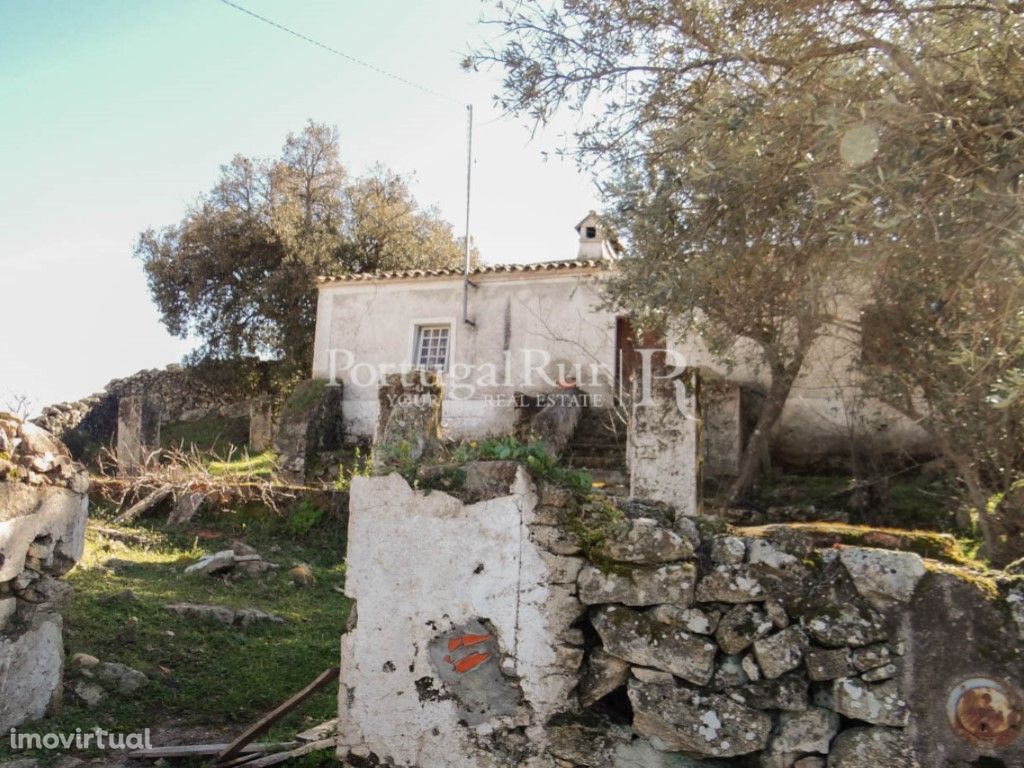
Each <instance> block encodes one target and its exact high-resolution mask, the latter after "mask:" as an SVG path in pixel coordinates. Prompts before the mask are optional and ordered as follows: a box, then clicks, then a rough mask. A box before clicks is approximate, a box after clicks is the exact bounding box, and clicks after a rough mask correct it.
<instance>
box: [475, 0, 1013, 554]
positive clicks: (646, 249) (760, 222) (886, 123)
mask: <svg viewBox="0 0 1024 768" xmlns="http://www.w3.org/2000/svg"><path fill="white" fill-rule="evenodd" d="M500 7H501V8H502V10H501V12H500V16H499V17H498V18H497V22H498V23H499V24H500V25H501V26H502V28H503V32H504V37H503V41H504V42H503V43H502V44H501V46H500V47H498V48H490V49H485V50H483V51H480V52H478V53H476V54H475V55H474V56H472V57H471V58H470V60H469V61H468V62H467V63H468V64H469V65H470V66H477V65H481V64H487V63H497V64H498V65H499V66H501V67H503V68H504V70H505V73H506V77H505V80H504V88H503V91H502V94H501V95H500V97H499V99H500V101H501V103H502V104H503V105H504V106H505V107H506V108H507V109H508V110H510V111H512V112H516V113H520V114H526V115H529V116H531V117H532V118H534V119H535V120H538V121H544V120H547V119H548V118H549V117H550V116H551V115H552V114H554V113H555V112H556V111H557V110H559V109H562V108H569V109H572V110H575V111H577V112H578V114H579V119H580V128H579V131H578V133H577V135H576V143H575V146H573V147H572V148H571V149H573V150H574V151H575V152H576V153H577V156H578V158H579V159H580V161H581V162H582V163H584V164H586V165H587V166H588V167H590V168H591V169H594V170H595V171H596V172H598V173H602V174H603V175H606V176H607V177H611V178H613V179H614V180H615V182H614V183H613V184H611V185H610V186H609V187H608V194H609V198H610V207H611V208H612V210H613V212H615V213H616V214H617V216H618V219H619V221H620V222H621V223H622V225H623V226H624V227H625V234H626V235H627V236H628V241H629V244H630V250H631V255H630V258H628V259H626V260H624V262H623V265H622V269H621V270H620V278H619V280H618V281H617V282H616V284H615V285H614V286H613V290H612V292H611V296H612V298H613V299H614V300H615V301H618V302H620V303H621V304H623V305H625V306H626V307H627V308H631V309H633V310H635V311H636V312H637V313H638V314H641V315H647V316H651V315H653V316H656V317H657V316H661V317H671V318H679V319H680V320H682V321H683V322H684V323H685V324H686V325H687V326H689V327H695V328H697V329H698V330H700V331H701V333H703V334H704V335H705V337H706V338H707V339H708V340H709V341H711V342H712V344H713V345H717V346H718V347H724V346H725V345H726V344H727V343H728V342H729V341H730V340H731V339H733V338H736V337H743V338H746V339H749V340H752V341H753V342H754V343H755V345H756V348H757V350H758V352H759V355H760V358H761V361H762V362H763V363H764V365H765V366H766V368H767V369H768V371H769V372H770V373H771V377H772V384H771V390H770V392H769V404H768V407H767V408H766V409H765V413H764V414H763V415H762V419H761V422H760V424H759V425H758V435H757V436H756V437H755V439H754V440H752V441H751V445H750V446H749V447H748V452H747V455H746V456H745V457H744V471H743V473H742V474H741V477H740V478H739V481H738V482H737V484H736V485H735V486H734V487H733V489H732V493H733V496H734V498H738V497H740V496H742V495H743V494H744V493H745V492H746V491H747V489H748V488H749V486H750V483H751V482H752V480H753V474H754V473H753V470H752V464H753V462H754V461H755V460H756V456H754V454H755V453H756V452H757V451H759V450H760V448H761V446H759V445H758V444H757V443H758V442H760V441H762V440H765V439H767V434H768V431H769V430H770V428H771V426H772V423H773V421H774V418H775V417H776V416H777V412H778V411H779V410H780V409H781V403H780V402H779V401H780V399H783V400H784V398H785V393H786V392H787V385H788V384H789V383H791V379H792V375H793V371H794V370H796V369H798V368H799V364H800V361H801V360H802V356H803V355H804V354H805V353H806V349H807V347H808V343H809V339H811V340H813V338H814V337H819V336H821V335H824V334H835V333H836V332H837V329H838V330H839V331H846V332H851V331H855V330H856V327H855V325H854V327H853V328H848V327H847V325H848V324H849V320H850V315H849V314H848V313H847V312H844V307H843V304H844V303H847V304H851V305H853V306H856V305H857V304H864V303H868V304H874V305H875V306H874V307H873V310H872V311H873V313H875V314H876V316H880V317H881V318H882V320H883V326H884V327H885V328H887V329H888V333H887V337H888V338H887V339H886V341H887V343H888V344H889V347H890V354H889V355H878V356H875V357H873V358H869V359H867V360H865V366H864V383H865V385H866V386H867V388H868V389H869V391H871V392H872V393H873V394H875V395H877V396H880V397H881V398H882V399H884V400H885V402H887V403H890V404H892V405H895V406H897V407H899V408H900V409H901V410H902V411H903V412H904V413H907V414H909V415H911V416H912V417H914V418H916V419H918V420H919V421H920V422H921V423H922V424H923V425H924V426H926V427H927V428H928V429H929V430H931V432H932V433H933V434H934V435H936V437H937V439H938V442H939V445H940V446H941V448H942V450H943V453H944V455H945V456H946V457H947V458H948V459H949V460H950V462H951V463H952V464H953V465H954V466H955V467H956V468H957V471H958V473H959V475H960V477H961V478H962V480H963V481H964V484H965V487H966V488H967V489H968V490H969V498H970V499H971V501H972V503H973V505H974V507H975V509H976V510H977V512H978V513H979V514H980V516H981V524H982V529H983V532H984V533H985V538H986V548H987V550H988V552H989V554H990V555H991V556H992V557H994V558H996V559H1006V558H1007V557H1009V555H1010V554H1011V553H1012V552H1013V551H1020V547H1021V543H1022V540H1021V537H1020V533H1019V530H1020V527H1021V524H1022V522H1024V499H1021V496H1024V493H1022V492H1020V491H1019V488H1020V482H1021V478H1022V477H1024V456H1022V454H1021V449H1020V446H1021V424H1022V421H1021V419H1022V413H1024V403H1022V398H1021V397H1020V392H1021V388H1020V381H1021V380H1022V379H1021V373H1020V372H1021V371H1022V370H1024V366H1022V358H1021V356H1020V355H1021V349H1020V346H1021V344H1020V337H1021V330H1022V320H1021V307H1022V298H1024V294H1022V279H1024V278H1022V271H1024V264H1022V260H1021V253H1022V249H1021V246H1022V242H1021V240H1022V218H1021V213H1022V208H1021V202H1022V201H1021V196H1020V188H1019V184H1020V178H1021V174H1022V172H1024V163H1022V161H1021V157H1024V153H1022V151H1021V150H1022V149H1024V147H1022V143H1024V114H1022V110H1021V106H1020V105H1021V100H1020V83H1021V82H1022V77H1024V59H1022V55H1021V51H1022V50H1024V47H1022V43H1024V21H1022V17H1021V13H1022V11H1024V6H1021V5H1020V4H1019V3H1007V2H1003V1H1002V0H980V2H973V0H972V2H969V3H967V2H956V1H955V2H951V3H947V2H941V3H940V2H900V1H898V0H849V1H848V0H811V2H808V3H790V2H779V1H773V0H767V2H765V1H764V0H736V1H735V2H731V3H724V4H721V3H720V4H710V5H708V4H693V3H679V2H669V3H664V2H654V1H653V0H640V1H639V2H637V1H635V0H571V2H565V3H563V4H562V5H560V6H556V7H554V8H551V7H550V6H548V5H547V4H545V3H542V2H538V1H537V0H525V1H524V2H520V3H516V4H514V5H509V6H500ZM853 319H854V320H856V319H857V318H856V315H854V316H853ZM1014 537H1016V538H1014Z"/></svg>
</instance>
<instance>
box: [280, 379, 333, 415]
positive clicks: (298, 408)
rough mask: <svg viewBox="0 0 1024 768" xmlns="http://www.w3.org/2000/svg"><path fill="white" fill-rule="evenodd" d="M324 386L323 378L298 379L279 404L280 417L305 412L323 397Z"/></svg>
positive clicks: (325, 385)
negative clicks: (281, 403)
mask: <svg viewBox="0 0 1024 768" xmlns="http://www.w3.org/2000/svg"><path fill="white" fill-rule="evenodd" d="M326 388H327V382H326V381H325V380H324V379H306V380H305V381H300V382H299V383H298V384H296V385H295V389H293V390H292V391H291V394H290V395H288V399H287V400H285V401H284V405H282V406H281V417H282V418H291V417H294V416H297V415H299V414H301V413H303V412H305V411H306V410H308V409H309V408H310V407H311V406H312V405H314V404H315V403H317V402H318V401H319V400H320V399H321V398H322V397H323V395H324V390H325V389H326Z"/></svg>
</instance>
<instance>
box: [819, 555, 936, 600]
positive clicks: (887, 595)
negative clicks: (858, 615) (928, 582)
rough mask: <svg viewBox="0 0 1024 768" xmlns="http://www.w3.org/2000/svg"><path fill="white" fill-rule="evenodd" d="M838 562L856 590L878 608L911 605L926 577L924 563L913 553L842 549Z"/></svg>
mask: <svg viewBox="0 0 1024 768" xmlns="http://www.w3.org/2000/svg"><path fill="white" fill-rule="evenodd" d="M839 559H840V561H841V562H842V564H843V566H844V567H845V568H846V570H847V571H848V572H849V574H850V578H851V579H852V580H853V584H854V586H855V587H856V588H857V591H858V592H859V593H860V594H861V596H863V597H864V598H865V599H866V600H867V601H868V602H870V603H871V604H872V605H875V606H876V607H883V608H884V607H885V606H887V605H891V604H892V603H893V602H899V603H907V602H910V598H912V597H913V596H914V590H915V589H916V588H917V583H918V582H919V581H920V580H921V578H922V577H923V576H924V574H925V567H924V560H922V559H921V556H920V555H917V554H915V553H913V552H894V551H891V550H887V549H869V548H866V547H843V548H842V549H841V550H840V551H839Z"/></svg>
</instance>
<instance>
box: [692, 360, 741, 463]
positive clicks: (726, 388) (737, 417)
mask: <svg viewBox="0 0 1024 768" xmlns="http://www.w3.org/2000/svg"><path fill="white" fill-rule="evenodd" d="M702 394H703V397H704V400H703V406H704V408H703V418H704V423H703V438H704V439H703V447H704V467H703V470H704V473H705V474H706V475H709V476H711V477H735V476H736V475H737V474H739V471H740V458H741V457H742V455H743V444H744V438H745V435H744V423H743V416H744V414H743V397H742V394H743V393H742V389H741V387H740V385H739V384H737V383H736V382H735V381H729V380H727V379H722V378H714V379H708V378H704V379H703V387H702Z"/></svg>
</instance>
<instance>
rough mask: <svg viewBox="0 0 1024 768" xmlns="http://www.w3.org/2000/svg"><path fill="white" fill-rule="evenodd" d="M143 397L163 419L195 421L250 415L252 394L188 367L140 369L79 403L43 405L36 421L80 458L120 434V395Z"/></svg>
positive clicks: (110, 442)
mask: <svg viewBox="0 0 1024 768" xmlns="http://www.w3.org/2000/svg"><path fill="white" fill-rule="evenodd" d="M131 397H141V398H144V399H145V400H146V401H147V402H150V403H153V404H154V405H156V406H157V407H158V409H159V418H160V421H161V422H162V423H164V424H168V423H172V422H178V421H196V420H198V419H201V418H203V417H205V416H209V415H214V414H216V415H220V416H227V417H238V418H241V417H247V416H248V415H249V398H248V395H245V394H240V393H238V392H233V391H229V390H227V389H221V388H219V387H216V386H213V385H211V384H208V383H205V382H204V381H203V380H201V379H200V378H199V377H197V376H195V375H194V374H193V373H191V372H190V371H189V369H187V368H183V367H182V366H180V365H169V366H167V367H166V368H164V369H156V368H154V369H151V370H144V371H139V372H138V373H136V374H133V375H132V376H129V377H127V378H123V379H114V380H113V381H111V382H110V383H108V384H107V385H106V386H105V387H104V388H103V391H101V392H97V393H95V394H93V395H90V396H89V397H85V398H82V399H81V400H77V401H75V402H70V403H58V404H56V405H51V406H48V407H46V408H44V409H43V412H42V415H41V416H40V417H39V418H37V419H35V420H34V421H35V423H36V424H37V425H38V426H41V427H42V428H43V429H45V430H47V431H48V432H50V433H51V434H53V435H54V436H55V437H56V438H57V439H59V440H61V441H63V442H64V443H66V444H67V446H68V448H69V449H70V450H71V453H72V455H74V456H75V457H76V458H82V457H83V456H85V455H86V454H87V453H88V452H89V451H90V450H95V447H97V446H109V445H112V444H113V441H114V440H115V439H116V437H117V418H118V404H119V402H120V401H121V399H122V398H131Z"/></svg>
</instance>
